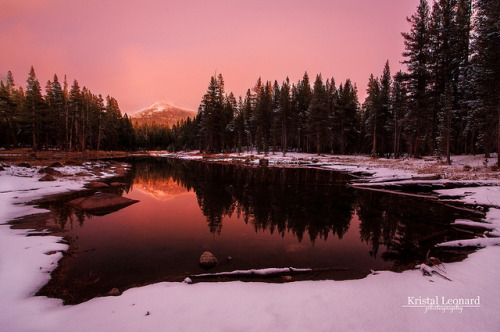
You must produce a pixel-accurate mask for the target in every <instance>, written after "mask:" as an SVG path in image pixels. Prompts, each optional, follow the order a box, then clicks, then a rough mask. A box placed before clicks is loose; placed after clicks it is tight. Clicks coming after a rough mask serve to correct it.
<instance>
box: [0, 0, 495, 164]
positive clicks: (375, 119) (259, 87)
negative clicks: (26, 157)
mask: <svg viewBox="0 0 500 332" xmlns="http://www.w3.org/2000/svg"><path fill="white" fill-rule="evenodd" d="M407 21H408V24H409V32H407V33H402V42H403V43H404V46H405V51H404V53H403V58H404V60H403V63H404V64H405V65H406V71H399V72H396V73H391V69H390V64H389V62H388V61H387V62H386V63H385V64H383V63H382V64H381V66H380V68H381V72H380V73H377V74H372V75H370V77H368V78H367V79H368V83H367V85H366V87H363V89H366V95H367V97H366V99H365V100H364V101H363V102H360V101H359V99H358V89H359V87H357V86H356V84H354V83H353V82H351V81H350V80H349V79H347V80H346V81H345V82H340V83H337V82H336V81H335V79H334V78H333V77H328V78H325V77H323V76H322V75H321V74H317V75H316V76H315V77H310V76H309V74H308V73H307V72H305V73H304V75H303V77H302V78H301V79H300V80H299V81H298V82H290V80H289V79H288V78H285V79H284V80H283V81H282V82H281V83H280V82H278V81H277V80H274V81H269V80H263V79H262V78H260V77H259V78H258V79H257V81H256V83H255V85H254V86H253V87H249V89H248V90H247V92H246V94H245V95H244V96H239V97H238V98H237V97H236V96H235V95H234V94H233V93H232V92H229V93H228V92H227V91H226V88H225V83H224V78H223V76H222V74H219V75H214V76H213V77H211V78H210V80H209V84H208V88H207V92H206V94H205V95H204V96H203V97H202V100H201V103H200V106H199V108H198V113H197V115H196V116H195V117H194V118H192V119H191V118H188V119H187V120H186V121H182V122H179V123H178V124H176V125H174V126H172V127H167V126H165V125H161V124H154V123H153V124H142V125H135V126H134V125H133V124H132V121H131V120H130V119H129V118H128V117H127V115H124V116H122V115H121V112H120V109H119V106H118V102H117V101H116V100H115V99H114V98H112V97H109V96H108V97H106V98H105V100H104V99H103V97H102V96H101V95H94V94H93V93H92V92H91V91H90V90H88V89H87V88H86V87H83V88H80V87H79V85H78V82H77V81H76V80H75V81H74V82H73V84H72V86H71V87H70V86H68V84H67V82H66V79H65V80H64V82H63V84H62V85H61V83H60V82H59V80H58V78H57V76H56V75H54V78H53V80H52V81H48V82H47V83H46V86H45V94H42V88H41V86H40V84H39V82H38V80H37V78H36V75H35V71H34V69H33V68H31V71H30V73H29V76H28V79H27V86H26V89H25V91H24V90H23V88H22V87H17V86H16V84H15V83H14V79H13V77H12V74H11V73H10V72H9V73H8V74H7V78H6V80H5V81H2V82H1V83H0V146H4V147H16V146H29V147H32V148H33V150H35V151H36V150H37V149H49V148H56V149H64V150H76V151H85V150H87V149H90V150H113V149H114V150H136V149H148V150H151V149H167V150H170V151H178V150H200V151H203V152H207V153H217V152H243V151H251V150H254V149H256V150H257V151H259V152H265V153H277V152H280V153H283V154H286V153H287V152H288V151H301V152H311V153H318V154H320V153H335V154H358V153H361V154H371V155H373V156H383V157H394V158H398V157H401V156H412V157H420V156H423V155H437V156H440V157H442V158H443V159H444V160H447V161H448V162H450V155H451V154H476V153H485V154H486V156H487V157H488V156H489V155H490V154H491V153H492V152H495V151H496V152H498V151H499V150H500V125H499V123H500V100H499V99H500V93H499V91H500V2H499V1H498V0H436V1H434V2H432V3H429V2H427V1H426V0H420V3H419V5H418V7H417V8H416V10H415V12H414V13H413V15H412V16H411V17H408V18H407ZM498 158H499V159H500V154H499V157H498Z"/></svg>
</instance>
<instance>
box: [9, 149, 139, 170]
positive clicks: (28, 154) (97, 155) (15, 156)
mask: <svg viewBox="0 0 500 332" xmlns="http://www.w3.org/2000/svg"><path fill="white" fill-rule="evenodd" d="M134 154H136V153H134ZM130 155H131V153H129V152H123V151H86V152H69V151H60V150H41V151H37V152H33V150H31V149H30V148H19V149H11V150H1V151H0V163H7V164H18V163H22V162H23V163H28V164H30V165H33V166H49V165H50V164H52V163H54V162H60V163H62V164H64V163H68V164H70V163H81V162H84V161H89V160H98V159H105V158H120V157H128V156H130Z"/></svg>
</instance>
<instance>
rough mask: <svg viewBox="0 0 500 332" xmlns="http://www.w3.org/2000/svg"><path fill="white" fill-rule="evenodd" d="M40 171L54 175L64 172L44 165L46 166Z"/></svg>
mask: <svg viewBox="0 0 500 332" xmlns="http://www.w3.org/2000/svg"><path fill="white" fill-rule="evenodd" d="M38 173H40V174H48V175H52V176H58V175H61V174H62V173H61V172H59V171H56V170H55V169H53V168H52V167H44V168H42V169H40V170H39V171H38Z"/></svg>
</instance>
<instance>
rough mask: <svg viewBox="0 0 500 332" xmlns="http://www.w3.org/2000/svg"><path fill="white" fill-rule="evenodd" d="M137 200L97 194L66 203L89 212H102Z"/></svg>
mask: <svg viewBox="0 0 500 332" xmlns="http://www.w3.org/2000/svg"><path fill="white" fill-rule="evenodd" d="M137 202H139V201H138V200H135V199H130V198H126V197H122V196H118V195H115V194H108V193H103V194H97V195H93V196H89V197H81V198H77V199H74V200H72V201H69V202H68V203H66V204H68V205H70V206H73V207H75V208H77V209H80V210H84V211H89V212H103V211H108V212H109V211H111V210H114V211H116V210H118V209H121V208H123V207H125V206H128V205H130V204H134V203H137Z"/></svg>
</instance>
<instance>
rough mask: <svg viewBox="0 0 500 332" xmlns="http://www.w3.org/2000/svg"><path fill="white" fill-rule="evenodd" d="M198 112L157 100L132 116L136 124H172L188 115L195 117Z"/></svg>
mask: <svg viewBox="0 0 500 332" xmlns="http://www.w3.org/2000/svg"><path fill="white" fill-rule="evenodd" d="M196 113H197V112H196V111H193V110H190V109H187V108H182V107H178V106H174V105H171V104H169V103H167V102H164V101H157V102H156V103H154V104H152V105H150V106H148V107H146V108H143V109H142V110H140V111H139V112H137V113H134V114H132V115H131V116H130V118H131V120H132V123H134V124H135V123H137V124H143V123H153V122H155V123H158V124H167V125H168V126H172V125H174V124H176V123H177V122H178V121H180V120H186V119H187V118H188V117H189V118H193V117H194V116H195V115H196Z"/></svg>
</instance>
